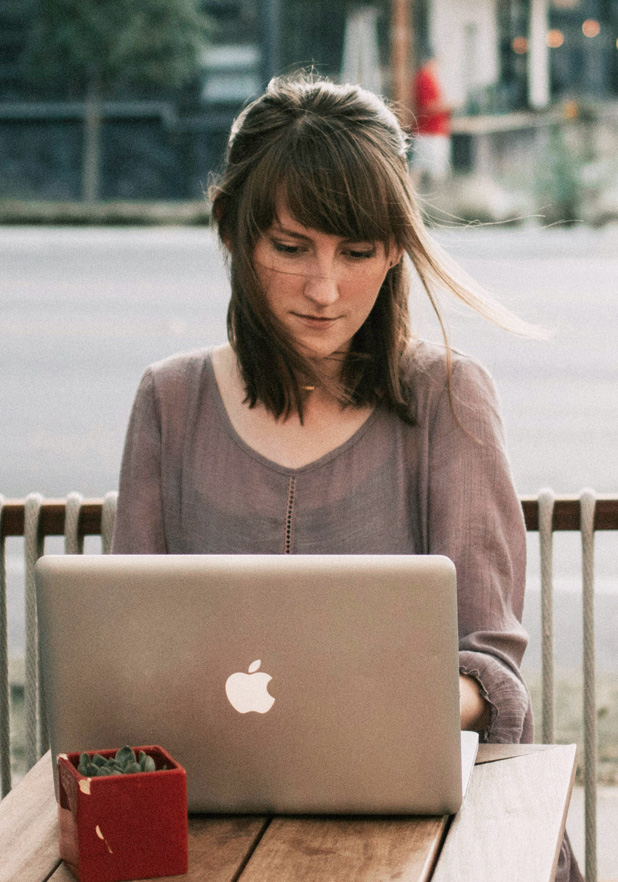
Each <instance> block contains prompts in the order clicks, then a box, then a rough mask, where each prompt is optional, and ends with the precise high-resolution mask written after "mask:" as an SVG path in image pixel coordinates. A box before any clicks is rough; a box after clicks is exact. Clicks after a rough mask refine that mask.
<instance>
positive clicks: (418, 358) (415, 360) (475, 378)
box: [405, 340, 492, 394]
mask: <svg viewBox="0 0 618 882" xmlns="http://www.w3.org/2000/svg"><path fill="white" fill-rule="evenodd" d="M405 371H406V376H407V378H408V379H409V380H410V381H411V383H412V385H413V386H414V387H418V386H419V385H426V386H428V387H431V388H432V389H434V391H435V392H436V393H437V394H441V392H442V391H443V390H444V389H445V388H446V386H447V385H448V379H449V359H448V356H447V349H446V346H445V345H444V344H441V343H432V342H430V341H428V340H415V341H413V342H412V343H410V345H409V347H408V350H407V352H406V355H405ZM450 372H451V382H452V383H456V384H457V385H461V384H463V385H467V384H469V383H472V384H475V383H481V384H483V385H484V384H485V383H487V382H489V383H492V380H491V377H490V375H489V372H488V371H487V369H486V368H485V367H483V365H482V364H481V363H480V362H479V361H478V360H477V359H476V358H474V357H473V356H471V355H467V354H466V353H464V352H461V351H460V350H458V349H453V348H452V347H451V349H450Z"/></svg>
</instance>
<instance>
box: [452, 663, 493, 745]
mask: <svg viewBox="0 0 618 882" xmlns="http://www.w3.org/2000/svg"><path fill="white" fill-rule="evenodd" d="M459 710H460V714H461V728H462V729H466V730H470V731H472V732H479V733H481V732H483V731H484V730H485V729H486V728H487V726H488V725H489V716H490V709H489V703H488V702H487V701H485V699H484V698H483V696H482V695H481V687H480V684H479V682H478V680H475V679H474V677H470V676H469V675H468V674H460V675H459Z"/></svg>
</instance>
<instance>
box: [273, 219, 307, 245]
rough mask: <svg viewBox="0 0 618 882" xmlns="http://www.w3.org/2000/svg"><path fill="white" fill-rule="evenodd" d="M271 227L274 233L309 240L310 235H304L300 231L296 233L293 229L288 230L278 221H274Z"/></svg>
mask: <svg viewBox="0 0 618 882" xmlns="http://www.w3.org/2000/svg"><path fill="white" fill-rule="evenodd" d="M272 228H273V230H274V231H275V232H276V233H284V234H285V235H286V236H293V237H294V238H295V239H303V240H304V241H305V242H310V241H311V237H310V236H304V235H303V234H302V233H297V232H296V231H295V230H289V229H288V228H287V227H284V226H282V225H281V224H280V223H279V221H275V222H274V223H273V225H272Z"/></svg>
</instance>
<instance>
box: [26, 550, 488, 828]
mask: <svg viewBox="0 0 618 882" xmlns="http://www.w3.org/2000/svg"><path fill="white" fill-rule="evenodd" d="M36 589H37V601H38V617H39V633H40V641H39V644H40V658H41V669H42V676H43V690H44V699H45V705H46V709H47V715H48V726H49V735H50V743H51V752H52V757H55V756H56V755H57V754H58V753H68V752H71V751H83V750H101V749H106V748H114V747H121V746H123V745H124V744H130V745H132V746H138V745H144V744H160V745H162V746H163V747H165V748H166V750H168V751H169V752H170V753H171V755H172V756H173V757H174V759H176V760H177V761H178V762H179V763H180V764H181V765H182V766H184V768H185V769H186V772H187V790H188V793H187V798H188V806H189V811H192V812H216V813H230V812H232V813H235V812H240V813H260V814H263V813H269V814H270V813H273V814H279V813H281V814H293V813H302V814H313V813H317V814H339V813H343V814H421V815H426V814H427V815H443V814H451V813H454V812H456V811H457V810H458V808H459V806H460V805H461V802H462V794H463V793H464V792H465V785H466V782H467V780H468V778H469V775H470V772H471V769H472V766H473V764H474V760H475V755H476V746H477V743H478V737H477V736H476V734H475V733H461V732H460V718H459V691H458V656H457V601H456V577H455V568H454V565H453V564H452V562H451V561H450V560H448V558H446V557H442V556H432V555H421V556H414V555H268V554H264V555H66V556H65V555H46V556H44V557H42V558H41V559H40V560H39V561H38V563H37V565H36ZM462 736H463V737H462ZM462 745H463V749H462ZM462 757H463V761H462Z"/></svg>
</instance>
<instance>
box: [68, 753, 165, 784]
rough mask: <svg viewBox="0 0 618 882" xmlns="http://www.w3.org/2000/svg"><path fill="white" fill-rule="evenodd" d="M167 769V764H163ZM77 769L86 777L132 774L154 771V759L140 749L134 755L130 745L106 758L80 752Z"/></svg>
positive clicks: (96, 754)
mask: <svg viewBox="0 0 618 882" xmlns="http://www.w3.org/2000/svg"><path fill="white" fill-rule="evenodd" d="M163 769H167V766H163ZM77 771H78V772H79V773H80V775H85V776H86V777H87V778H96V777H101V776H104V775H132V774H135V772H154V771H155V761H154V760H153V758H152V757H151V756H148V755H147V754H145V753H144V751H143V750H140V752H139V756H136V755H135V751H134V750H133V748H132V747H128V746H125V747H121V748H120V750H118V751H117V752H116V755H115V756H110V757H108V758H107V759H105V757H102V756H101V755H100V754H98V753H95V754H94V755H93V756H91V755H90V754H89V753H82V754H80V757H79V765H78V766H77Z"/></svg>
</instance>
